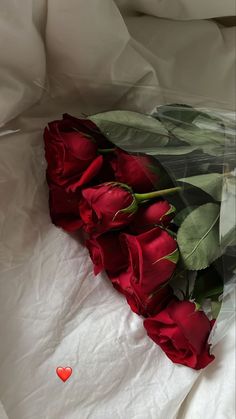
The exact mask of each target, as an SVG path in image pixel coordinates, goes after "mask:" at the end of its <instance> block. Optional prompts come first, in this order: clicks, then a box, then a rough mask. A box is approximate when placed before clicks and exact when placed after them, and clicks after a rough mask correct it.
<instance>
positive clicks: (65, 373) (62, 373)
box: [56, 367, 72, 383]
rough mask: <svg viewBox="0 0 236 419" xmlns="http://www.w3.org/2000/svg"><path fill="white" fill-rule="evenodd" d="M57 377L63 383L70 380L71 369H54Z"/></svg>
mask: <svg viewBox="0 0 236 419" xmlns="http://www.w3.org/2000/svg"><path fill="white" fill-rule="evenodd" d="M56 372H57V375H58V377H59V378H60V379H61V380H62V381H64V383H65V382H66V381H67V380H68V378H70V376H71V374H72V368H71V367H65V368H64V367H58V368H57V369H56Z"/></svg>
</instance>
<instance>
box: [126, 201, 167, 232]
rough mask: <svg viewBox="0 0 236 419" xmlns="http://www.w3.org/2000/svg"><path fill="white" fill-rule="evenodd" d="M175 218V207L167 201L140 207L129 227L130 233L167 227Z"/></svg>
mask: <svg viewBox="0 0 236 419" xmlns="http://www.w3.org/2000/svg"><path fill="white" fill-rule="evenodd" d="M174 217H175V207H173V205H171V204H170V203H169V202H168V201H158V202H155V203H154V204H151V205H145V206H140V207H139V209H138V212H137V213H136V215H135V218H134V220H133V221H132V223H131V224H130V226H129V230H130V231H131V232H132V233H143V232H144V231H147V230H151V229H152V228H154V227H155V226H158V225H160V226H163V227H168V225H169V224H170V222H171V220H172V219H173V218H174Z"/></svg>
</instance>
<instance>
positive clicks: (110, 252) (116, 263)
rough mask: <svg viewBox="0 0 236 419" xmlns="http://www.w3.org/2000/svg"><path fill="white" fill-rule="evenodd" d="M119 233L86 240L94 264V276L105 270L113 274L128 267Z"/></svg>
mask: <svg viewBox="0 0 236 419" xmlns="http://www.w3.org/2000/svg"><path fill="white" fill-rule="evenodd" d="M119 236H120V233H116V232H112V233H105V234H102V235H101V236H98V237H93V238H90V239H88V240H86V243H85V244H86V246H87V248H88V250H89V254H90V257H91V259H92V261H93V263H94V274H95V275H97V274H99V273H100V272H101V271H102V270H106V271H107V272H109V273H110V274H115V273H118V272H120V271H122V269H126V267H127V265H128V260H127V254H125V253H123V250H122V248H121V245H120V240H119Z"/></svg>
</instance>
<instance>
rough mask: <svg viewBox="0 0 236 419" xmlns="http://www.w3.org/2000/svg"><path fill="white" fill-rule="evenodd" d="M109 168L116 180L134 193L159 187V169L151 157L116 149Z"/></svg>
mask: <svg viewBox="0 0 236 419" xmlns="http://www.w3.org/2000/svg"><path fill="white" fill-rule="evenodd" d="M111 166H112V168H113V171H114V173H115V178H116V180H117V181H118V182H121V183H125V184H127V185H129V186H131V187H132V189H133V190H134V191H135V192H140V193H143V192H150V191H152V190H153V189H155V188H156V187H157V186H158V185H159V181H160V177H161V168H160V166H159V164H158V163H157V160H156V159H154V158H153V157H151V156H145V155H137V156H136V155H132V154H129V153H126V152H125V151H123V150H121V149H119V148H117V149H116V151H115V157H114V158H113V159H112V160H111Z"/></svg>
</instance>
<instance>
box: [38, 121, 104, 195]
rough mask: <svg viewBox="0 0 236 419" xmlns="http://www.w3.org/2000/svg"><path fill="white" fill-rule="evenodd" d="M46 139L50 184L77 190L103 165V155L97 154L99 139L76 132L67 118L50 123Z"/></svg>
mask: <svg viewBox="0 0 236 419" xmlns="http://www.w3.org/2000/svg"><path fill="white" fill-rule="evenodd" d="M44 142H45V157H46V160H47V163H48V167H47V180H48V184H49V186H51V185H56V186H61V187H64V188H65V190H66V191H67V192H69V191H72V192H74V191H76V190H77V189H78V188H80V187H81V186H83V185H85V184H87V183H88V182H90V181H91V180H92V179H93V178H94V177H95V176H96V175H97V174H98V173H99V171H100V169H101V167H102V164H103V157H102V156H98V155H97V152H98V146H97V144H96V142H95V141H94V140H93V138H92V137H91V136H88V134H85V133H83V132H77V131H75V130H74V128H73V127H70V126H69V125H68V121H67V122H65V121H64V120H62V121H54V122H51V123H49V126H48V128H45V131H44Z"/></svg>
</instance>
